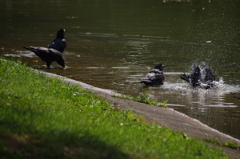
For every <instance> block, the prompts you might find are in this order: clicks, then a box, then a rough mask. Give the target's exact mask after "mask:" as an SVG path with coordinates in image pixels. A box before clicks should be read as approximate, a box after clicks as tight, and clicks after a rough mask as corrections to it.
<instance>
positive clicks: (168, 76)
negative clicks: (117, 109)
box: [0, 0, 240, 139]
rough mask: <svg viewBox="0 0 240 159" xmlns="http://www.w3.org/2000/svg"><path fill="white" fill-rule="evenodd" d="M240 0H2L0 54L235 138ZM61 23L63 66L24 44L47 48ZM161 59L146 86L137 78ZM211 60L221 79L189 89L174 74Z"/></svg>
mask: <svg viewBox="0 0 240 159" xmlns="http://www.w3.org/2000/svg"><path fill="white" fill-rule="evenodd" d="M238 6H240V1H237V0H229V1H227V2H216V1H212V0H208V1H207V0H206V1H203V0H202V1H198V0H185V1H181V2H174V1H167V0H164V1H160V0H148V1H145V0H68V1H64V0H51V1H49V0H48V1H47V0H42V1H37V0H32V1H28V0H18V1H17V0H1V1H0V13H1V14H0V20H1V25H0V35H1V39H0V56H1V57H2V58H7V59H10V58H14V59H21V60H22V61H23V62H26V63H27V65H28V66H30V67H33V68H40V69H41V70H43V71H47V72H52V73H56V74H60V75H63V76H67V77H69V78H72V79H75V80H79V81H82V82H85V83H88V84H91V85H94V86H96V87H101V88H105V89H111V90H114V91H116V92H118V93H123V94H126V95H132V96H138V95H140V94H141V91H142V90H143V89H144V90H146V91H147V92H148V93H149V97H150V98H152V99H154V100H158V101H164V100H168V104H169V107H172V108H173V109H175V110H178V111H180V112H183V113H185V114H187V115H189V116H191V117H194V118H196V119H198V120H200V121H202V122H203V123H205V124H207V125H209V126H211V127H213V128H215V129H217V130H220V131H222V132H224V133H227V134H229V135H231V136H234V137H236V138H238V139H240V100H238V99H236V98H234V96H240V86H239V82H240V81H239V79H240V68H239V66H240V62H239V52H240V28H239V25H240V19H239V16H240V10H239V7H238ZM60 28H65V29H66V30H67V32H66V39H67V42H68V46H67V48H66V50H65V52H64V53H63V56H64V58H65V60H66V65H67V68H66V69H62V68H61V67H60V66H59V65H57V64H56V63H53V64H52V68H51V69H45V68H44V67H45V66H44V65H45V63H44V62H42V61H41V60H40V59H39V58H38V57H37V56H36V55H34V54H33V53H30V52H29V51H27V50H24V49H23V48H22V46H28V45H31V46H47V45H48V44H49V43H50V42H51V40H52V39H54V37H55V34H56V31H57V30H58V29H60ZM155 63H162V64H164V65H166V68H165V71H164V72H165V83H164V85H162V86H160V87H148V88H145V87H144V86H143V85H142V84H140V83H139V78H141V77H143V76H144V75H146V73H147V72H148V71H149V69H151V68H153V67H154V64H155ZM203 63H206V64H208V65H209V66H210V67H211V68H212V69H213V71H214V73H215V75H216V76H217V79H219V78H222V79H223V81H224V84H223V85H222V87H220V88H219V89H215V90H196V89H192V88H191V87H190V86H189V85H188V84H187V83H185V82H184V81H182V80H181V79H180V78H179V75H180V74H181V73H183V72H186V73H188V72H190V71H191V66H192V65H193V64H198V65H200V64H203Z"/></svg>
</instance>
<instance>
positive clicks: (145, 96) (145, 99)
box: [112, 90, 168, 107]
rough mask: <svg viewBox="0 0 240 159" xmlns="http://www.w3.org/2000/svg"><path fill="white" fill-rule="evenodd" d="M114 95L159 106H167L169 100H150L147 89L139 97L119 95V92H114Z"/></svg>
mask: <svg viewBox="0 0 240 159" xmlns="http://www.w3.org/2000/svg"><path fill="white" fill-rule="evenodd" d="M112 96H113V97H117V98H122V99H127V100H133V101H137V102H141V103H146V104H151V105H156V106H159V107H167V102H168V101H167V100H165V101H163V102H160V103H159V102H157V101H153V100H150V99H149V98H148V93H147V91H145V90H143V91H142V94H141V95H140V96H138V97H131V96H126V95H119V94H114V95H112Z"/></svg>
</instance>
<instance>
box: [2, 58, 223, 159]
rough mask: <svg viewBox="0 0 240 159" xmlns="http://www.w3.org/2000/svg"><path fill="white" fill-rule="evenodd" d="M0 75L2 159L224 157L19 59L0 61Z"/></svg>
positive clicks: (217, 150) (207, 158)
mask: <svg viewBox="0 0 240 159" xmlns="http://www.w3.org/2000/svg"><path fill="white" fill-rule="evenodd" d="M0 73H1V76H0V98H1V100H0V156H1V157H2V158H94V159H95V158H116V159H117V158H124V159H128V158H137V159H141V158H142V159H146V158H151V159H154V158H170V159H172V158H179V159H181V158H184V159H186V158H188V159H191V158H194V159H195V158H206V159H209V158H217V159H219V158H228V157H227V156H226V155H225V154H224V153H223V151H222V150H220V149H218V148H210V147H209V146H208V145H207V144H206V143H203V142H201V141H198V140H195V139H193V138H190V137H188V136H187V135H186V134H184V133H182V132H175V131H171V130H169V129H166V128H163V127H161V126H159V125H148V124H145V123H142V122H141V121H140V120H138V117H137V116H136V115H134V114H133V113H132V112H131V111H123V110H119V109H114V107H113V106H112V105H111V104H108V103H107V101H106V100H105V99H102V98H99V97H97V96H95V95H94V93H93V92H91V91H86V90H83V89H81V88H79V87H78V86H72V85H69V84H67V83H64V82H63V81H61V80H59V79H55V78H48V77H45V76H44V75H42V74H39V73H36V72H34V71H32V70H31V69H29V68H27V67H26V66H25V65H22V64H21V63H20V62H16V63H13V62H11V61H6V60H3V59H0Z"/></svg>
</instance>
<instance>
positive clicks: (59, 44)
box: [47, 29, 67, 52]
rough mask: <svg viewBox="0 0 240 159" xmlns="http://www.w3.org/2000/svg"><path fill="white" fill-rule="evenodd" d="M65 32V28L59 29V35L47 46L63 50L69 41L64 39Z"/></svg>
mask: <svg viewBox="0 0 240 159" xmlns="http://www.w3.org/2000/svg"><path fill="white" fill-rule="evenodd" d="M64 34H65V29H60V30H58V32H57V37H56V38H55V39H54V40H53V41H52V42H51V43H50V44H49V45H48V46H47V47H48V48H53V49H56V50H58V51H60V52H63V51H64V49H65V48H66V46H67V41H66V40H65V39H64Z"/></svg>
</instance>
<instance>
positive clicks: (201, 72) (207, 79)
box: [180, 65, 216, 89]
mask: <svg viewBox="0 0 240 159" xmlns="http://www.w3.org/2000/svg"><path fill="white" fill-rule="evenodd" d="M202 76H204V77H202ZM180 78H181V79H183V80H185V81H187V82H188V83H190V84H191V85H192V86H193V87H194V88H195V87H200V88H205V89H210V88H213V87H215V86H216V84H215V82H214V81H215V76H214V75H213V73H212V70H211V69H210V68H209V67H208V66H204V68H203V69H201V68H200V67H199V66H195V65H194V66H193V70H192V73H191V74H190V75H189V74H188V75H187V74H185V73H184V74H182V75H181V76H180Z"/></svg>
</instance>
